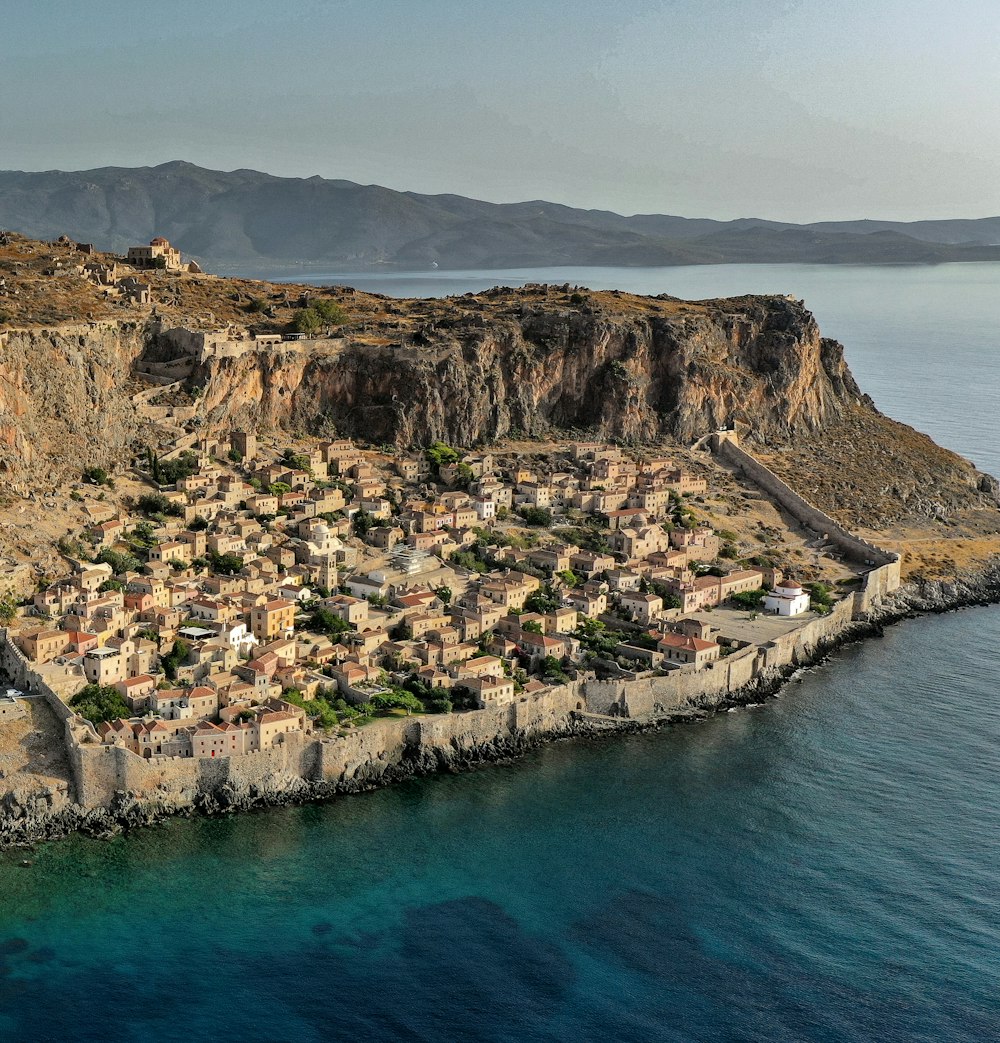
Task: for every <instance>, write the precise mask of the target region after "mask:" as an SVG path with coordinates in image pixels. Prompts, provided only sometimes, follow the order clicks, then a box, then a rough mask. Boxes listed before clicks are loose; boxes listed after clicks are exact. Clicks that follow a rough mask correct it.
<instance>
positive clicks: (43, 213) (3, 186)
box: [0, 161, 1000, 272]
mask: <svg viewBox="0 0 1000 1043" xmlns="http://www.w3.org/2000/svg"><path fill="white" fill-rule="evenodd" d="M154 214H155V215H157V216H156V227H155V228H154V227H153V226H152V224H150V221H151V220H152V216H151V215H154ZM0 228H8V229H10V230H13V231H18V232H22V233H24V234H26V235H29V236H33V237H35V238H40V239H55V238H57V237H58V236H59V235H62V234H68V235H72V236H73V237H74V238H76V239H78V240H83V241H86V242H92V243H93V244H94V245H95V246H96V247H97V248H98V249H101V250H111V251H119V252H123V251H124V250H125V249H126V248H127V247H128V246H129V245H131V244H132V243H134V242H146V241H148V240H149V238H150V237H151V236H152V235H164V236H166V237H167V238H168V239H170V240H171V241H172V242H174V243H175V245H176V246H178V247H179V248H180V249H181V250H182V251H183V252H184V254H185V255H186V256H188V257H193V258H194V259H196V260H197V261H198V262H199V263H202V264H203V265H209V266H210V267H212V268H213V269H215V270H217V271H221V270H223V269H226V270H229V271H232V270H234V269H235V268H242V269H244V270H251V269H257V270H263V269H267V270H271V271H274V270H276V269H278V268H279V267H280V266H284V265H289V266H303V265H307V266H310V267H312V266H314V265H315V266H319V267H322V268H325V269H326V270H328V271H338V270H339V271H349V270H359V269H360V270H369V269H370V270H371V271H373V272H374V271H386V272H389V271H397V272H404V271H421V270H430V269H433V268H435V266H436V267H437V268H439V269H442V270H449V271H458V270H462V269H467V268H491V269H497V270H500V269H510V268H525V267H542V266H545V267H556V266H564V265H580V266H596V267H601V266H617V267H624V268H634V267H657V266H663V267H673V266H678V265H714V264H792V263H799V264H887V265H888V264H939V263H945V262H950V261H1000V245H997V244H998V243H1000V217H984V218H980V219H972V220H966V219H961V220H934V221H910V222H902V221H879V220H859V221H819V222H814V223H811V224H796V223H793V222H783V221H771V220H763V219H758V218H746V219H740V220H735V221H718V220H714V219H711V218H688V217H678V216H674V215H668V214H634V215H631V216H625V215H622V214H616V213H612V212H610V211H606V210H582V209H577V208H574V207H570V206H565V205H562V204H560V203H553V202H549V201H546V200H531V201H527V202H522V203H490V202H486V201H484V200H480V199H471V198H466V197H463V196H458V195H422V194H420V193H416V192H400V191H396V190H393V189H388V188H383V187H381V186H378V185H357V184H353V183H351V182H348V181H340V180H327V179H324V178H319V177H314V178H308V179H302V178H282V177H275V176H273V175H270V174H265V173H262V172H260V171H256V170H237V171H218V170H207V169H205V168H203V167H199V166H196V165H195V164H192V163H186V162H181V161H175V162H171V163H164V164H161V165H160V166H156V167H136V168H131V167H103V168H100V169H98V170H85V171H60V170H50V171H37V172H35V171H16V170H7V171H0ZM303 270H304V269H303Z"/></svg>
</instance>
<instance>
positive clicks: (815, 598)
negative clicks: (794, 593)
mask: <svg viewBox="0 0 1000 1043" xmlns="http://www.w3.org/2000/svg"><path fill="white" fill-rule="evenodd" d="M802 586H803V589H804V590H807V591H808V592H809V599H810V608H812V609H813V610H814V611H816V612H818V613H819V614H820V615H821V616H823V615H826V613H827V612H829V611H830V609H831V608H832V607H833V599H832V598H831V597H830V588H829V587H828V586H827V585H826V584H825V583H804V584H803V585H802Z"/></svg>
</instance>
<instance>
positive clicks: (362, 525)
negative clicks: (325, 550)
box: [351, 507, 378, 539]
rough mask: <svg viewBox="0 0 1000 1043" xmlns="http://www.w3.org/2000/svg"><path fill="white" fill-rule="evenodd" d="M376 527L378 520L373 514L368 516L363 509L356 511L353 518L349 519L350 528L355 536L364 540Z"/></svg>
mask: <svg viewBox="0 0 1000 1043" xmlns="http://www.w3.org/2000/svg"><path fill="white" fill-rule="evenodd" d="M377 525H378V519H377V518H376V517H375V515H373V514H369V513H368V511H366V510H365V509H364V508H363V507H362V508H361V510H359V511H357V512H356V513H355V515H354V517H353V518H352V519H351V528H352V529H353V530H354V534H355V535H356V536H360V537H361V538H362V539H364V537H365V536H367V535H368V533H369V531H370V530H371V529H374V528H375V527H376V526H377Z"/></svg>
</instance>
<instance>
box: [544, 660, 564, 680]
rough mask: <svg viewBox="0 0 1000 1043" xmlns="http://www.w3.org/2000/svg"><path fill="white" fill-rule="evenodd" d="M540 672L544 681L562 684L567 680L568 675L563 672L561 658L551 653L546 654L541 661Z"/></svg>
mask: <svg viewBox="0 0 1000 1043" xmlns="http://www.w3.org/2000/svg"><path fill="white" fill-rule="evenodd" d="M542 674H543V675H544V677H545V680H546V681H550V682H552V683H553V684H564V683H565V682H566V681H568V680H569V677H567V676H566V674H565V673H564V672H563V668H562V662H561V660H559V659H557V658H556V657H555V656H552V655H547V656H546V657H545V659H544V661H543V662H542Z"/></svg>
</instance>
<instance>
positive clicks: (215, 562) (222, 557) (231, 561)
mask: <svg viewBox="0 0 1000 1043" xmlns="http://www.w3.org/2000/svg"><path fill="white" fill-rule="evenodd" d="M208 563H209V565H211V567H212V571H213V572H218V573H220V574H221V575H223V576H235V575H236V573H237V572H239V571H240V570H241V569H242V568H243V559H242V558H241V557H240V555H239V554H234V553H233V552H232V551H228V552H227V553H226V554H217V553H216V552H215V551H214V550H210V551H209V552H208Z"/></svg>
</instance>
